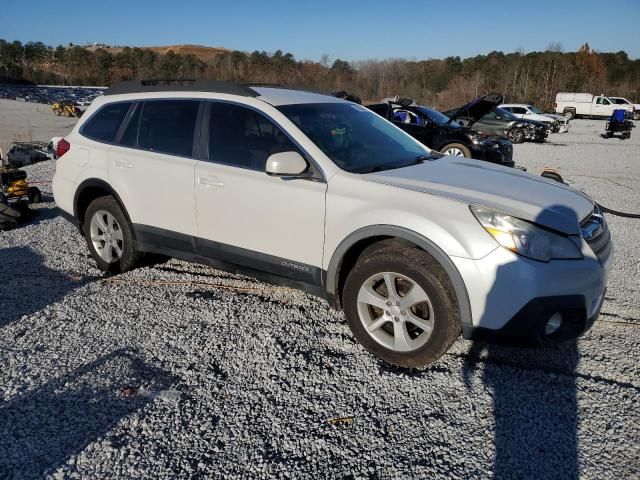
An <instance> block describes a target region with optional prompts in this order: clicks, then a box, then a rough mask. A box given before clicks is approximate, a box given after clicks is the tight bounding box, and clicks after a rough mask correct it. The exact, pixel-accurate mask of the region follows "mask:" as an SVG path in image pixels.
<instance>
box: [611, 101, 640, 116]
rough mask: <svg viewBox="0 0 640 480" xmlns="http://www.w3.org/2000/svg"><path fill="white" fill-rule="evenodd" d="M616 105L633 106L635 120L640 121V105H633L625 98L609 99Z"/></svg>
mask: <svg viewBox="0 0 640 480" xmlns="http://www.w3.org/2000/svg"><path fill="white" fill-rule="evenodd" d="M609 99H610V100H613V103H615V104H616V105H631V106H632V107H633V119H634V120H640V103H631V102H630V101H629V100H627V99H626V98H624V97H609Z"/></svg>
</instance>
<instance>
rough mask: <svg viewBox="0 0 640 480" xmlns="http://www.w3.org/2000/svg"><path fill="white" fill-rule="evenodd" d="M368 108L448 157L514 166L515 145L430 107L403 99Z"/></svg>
mask: <svg viewBox="0 0 640 480" xmlns="http://www.w3.org/2000/svg"><path fill="white" fill-rule="evenodd" d="M404 100H407V99H404ZM367 108H368V109H370V110H372V111H374V112H376V113H377V114H378V115H380V116H382V117H384V118H386V119H387V120H390V121H392V122H393V123H394V124H395V125H396V126H398V127H400V128H401V129H402V130H404V131H405V132H407V133H408V134H409V135H411V136H412V137H414V138H415V139H417V140H419V141H420V142H422V143H423V144H424V145H426V146H427V147H429V148H431V149H433V150H438V151H439V152H442V153H444V154H445V155H453V156H458V157H467V158H475V159H478V160H485V161H488V162H492V163H497V164H500V165H505V166H509V167H512V166H513V165H514V162H513V146H512V144H511V142H510V141H509V140H507V139H504V138H500V137H497V136H488V135H482V134H480V133H478V132H476V131H475V130H472V129H470V128H466V127H463V126H461V125H459V124H458V123H456V122H454V121H452V119H451V118H449V117H447V116H446V115H445V114H443V113H440V112H438V111H436V110H433V109H431V108H428V107H424V106H419V105H417V104H415V102H411V101H402V100H398V101H397V102H393V101H391V102H386V103H379V104H375V105H368V106H367Z"/></svg>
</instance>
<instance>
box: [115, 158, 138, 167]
mask: <svg viewBox="0 0 640 480" xmlns="http://www.w3.org/2000/svg"><path fill="white" fill-rule="evenodd" d="M113 164H114V165H115V166H116V167H118V168H132V167H133V163H131V162H130V161H129V160H125V159H123V158H119V159H117V160H114V161H113Z"/></svg>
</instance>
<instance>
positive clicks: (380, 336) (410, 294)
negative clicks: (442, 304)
mask: <svg viewBox="0 0 640 480" xmlns="http://www.w3.org/2000/svg"><path fill="white" fill-rule="evenodd" d="M358 316H359V317H360V321H361V322H362V325H363V326H364V328H365V330H366V331H367V332H368V333H369V335H371V338H373V339H374V340H375V341H376V342H378V343H379V344H380V345H382V346H384V347H386V348H388V349H390V350H394V351H397V352H409V351H411V350H415V349H417V348H420V347H422V346H423V345H424V344H425V343H426V342H427V340H429V337H431V333H432V332H433V322H434V319H435V315H434V312H433V307H432V305H431V301H430V300H429V297H428V296H427V293H426V292H425V291H424V289H423V288H422V287H421V286H420V285H418V284H417V283H416V282H415V281H413V280H411V279H410V278H409V277H407V276H405V275H401V274H399V273H392V272H383V273H377V274H375V275H372V276H371V277H369V278H368V279H367V280H366V281H365V282H364V283H363V284H362V286H361V287H360V290H359V291H358Z"/></svg>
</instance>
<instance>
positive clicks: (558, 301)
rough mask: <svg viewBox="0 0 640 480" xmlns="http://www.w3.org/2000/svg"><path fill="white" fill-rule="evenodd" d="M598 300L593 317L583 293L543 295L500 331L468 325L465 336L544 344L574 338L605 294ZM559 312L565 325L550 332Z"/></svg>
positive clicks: (588, 325) (586, 326)
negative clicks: (546, 329)
mask: <svg viewBox="0 0 640 480" xmlns="http://www.w3.org/2000/svg"><path fill="white" fill-rule="evenodd" d="M605 291H606V290H603V292H602V294H601V295H600V296H599V297H598V299H597V301H596V305H597V307H596V310H595V311H594V312H593V313H592V314H591V315H590V316H589V315H588V313H587V309H586V305H587V303H588V302H587V300H586V298H585V297H584V296H583V295H565V296H558V297H540V298H535V299H533V300H531V301H530V302H529V303H527V304H526V305H525V306H524V307H522V309H521V310H520V311H519V312H518V313H516V314H515V315H514V316H513V318H512V319H511V320H509V321H508V322H507V323H506V325H504V326H503V327H502V328H499V329H497V330H492V329H490V328H483V327H476V326H473V325H464V326H463V328H462V336H463V337H464V338H466V339H467V340H484V341H490V342H494V343H507V344H509V345H522V346H543V345H554V344H557V343H561V342H564V341H567V340H572V339H574V338H577V337H579V336H580V335H582V334H584V333H585V332H587V331H588V330H589V329H590V328H591V326H592V325H593V323H594V322H595V321H596V319H597V318H598V315H599V314H600V308H601V307H602V303H603V302H604V293H605ZM557 313H559V314H560V315H562V324H561V326H560V328H558V330H557V331H555V332H554V333H552V334H550V335H547V334H546V333H545V327H546V325H547V322H548V321H549V319H550V318H551V317H552V316H553V315H555V314H557Z"/></svg>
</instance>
